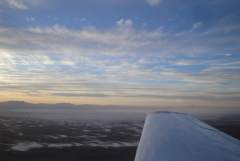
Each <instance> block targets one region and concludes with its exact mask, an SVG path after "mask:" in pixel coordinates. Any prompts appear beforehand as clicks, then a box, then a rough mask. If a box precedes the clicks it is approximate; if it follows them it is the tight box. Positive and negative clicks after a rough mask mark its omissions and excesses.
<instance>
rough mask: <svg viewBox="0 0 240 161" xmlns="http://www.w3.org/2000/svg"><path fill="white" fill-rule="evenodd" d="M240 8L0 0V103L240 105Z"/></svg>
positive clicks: (229, 4)
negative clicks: (19, 101) (13, 101)
mask: <svg viewBox="0 0 240 161" xmlns="http://www.w3.org/2000/svg"><path fill="white" fill-rule="evenodd" d="M239 6H240V1H239V0H201V1H193V0H181V1H179V0H101V1H100V0H88V1H84V0H68V1H66V0H51V1H50V0H0V101H9V100H23V101H27V102H34V103H60V102H61V103H74V104H97V105H128V106H154V107H155V106H156V107H178V106H181V107H186V106H189V107H196V106H199V107H239V105H240V83H239V82H240V55H239V54H240V53H239V52H240V10H239ZM239 108H240V107H239Z"/></svg>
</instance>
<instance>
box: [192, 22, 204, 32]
mask: <svg viewBox="0 0 240 161" xmlns="http://www.w3.org/2000/svg"><path fill="white" fill-rule="evenodd" d="M202 25H203V22H196V23H194V24H193V26H192V29H191V32H192V31H194V30H197V29H198V28H200V27H201V26H202Z"/></svg>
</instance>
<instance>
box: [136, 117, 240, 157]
mask: <svg viewBox="0 0 240 161" xmlns="http://www.w3.org/2000/svg"><path fill="white" fill-rule="evenodd" d="M135 161H240V141H239V140H238V139H235V138H233V137H231V136H229V135H227V134H225V133H223V132H221V131H219V130H217V129H215V128H213V127H211V126H209V125H207V124H205V123H203V122H202V121H200V120H198V119H196V118H194V117H192V116H190V115H187V114H182V113H173V112H157V113H152V114H150V115H148V116H147V118H146V121H145V125H144V128H143V132H142V136H141V140H140V143H139V146H138V149H137V154H136V158H135Z"/></svg>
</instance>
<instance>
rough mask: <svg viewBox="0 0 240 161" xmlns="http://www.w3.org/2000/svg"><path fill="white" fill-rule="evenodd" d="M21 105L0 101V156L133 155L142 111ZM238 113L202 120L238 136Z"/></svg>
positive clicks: (128, 159)
mask: <svg viewBox="0 0 240 161" xmlns="http://www.w3.org/2000/svg"><path fill="white" fill-rule="evenodd" d="M21 106H22V107H21V108H20V107H13V104H9V103H8V104H5V105H4V106H3V105H2V107H1V104H0V107H1V109H0V161H133V160H134V156H135V151H136V147H137V144H138V141H139V139H140V135H141V131H142V127H143V124H144V115H143V114H142V113H134V112H127V113H126V111H115V112H114V111H111V110H109V109H108V110H104V109H101V110H100V111H101V112H99V110H96V109H94V108H92V110H86V109H88V108H86V109H85V108H83V109H81V110H79V109H78V110H75V109H74V108H73V107H71V108H69V105H67V106H68V108H69V109H66V108H65V106H66V105H64V106H63V105H62V106H60V107H61V108H60V109H58V110H57V111H56V109H54V108H53V107H52V108H48V107H46V106H45V105H44V106H38V108H34V109H33V107H30V106H31V105H29V104H22V105H21ZM27 106H29V107H27ZM39 108H40V109H39ZM93 111H94V112H93ZM63 114H65V115H63ZM71 116H72V117H71ZM77 116H79V117H77ZM239 116H240V115H237V114H236V115H221V117H220V116H219V117H207V118H204V120H205V121H206V122H207V123H209V124H211V125H212V126H215V127H216V128H218V129H221V130H223V131H225V132H227V133H228V134H230V135H232V136H234V137H236V138H239V139H240V117H239ZM94 118H95V119H94ZM110 118H111V119H110Z"/></svg>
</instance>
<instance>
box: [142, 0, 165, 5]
mask: <svg viewBox="0 0 240 161" xmlns="http://www.w3.org/2000/svg"><path fill="white" fill-rule="evenodd" d="M146 2H147V3H148V4H149V5H150V6H158V5H160V3H161V2H162V0H146Z"/></svg>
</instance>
